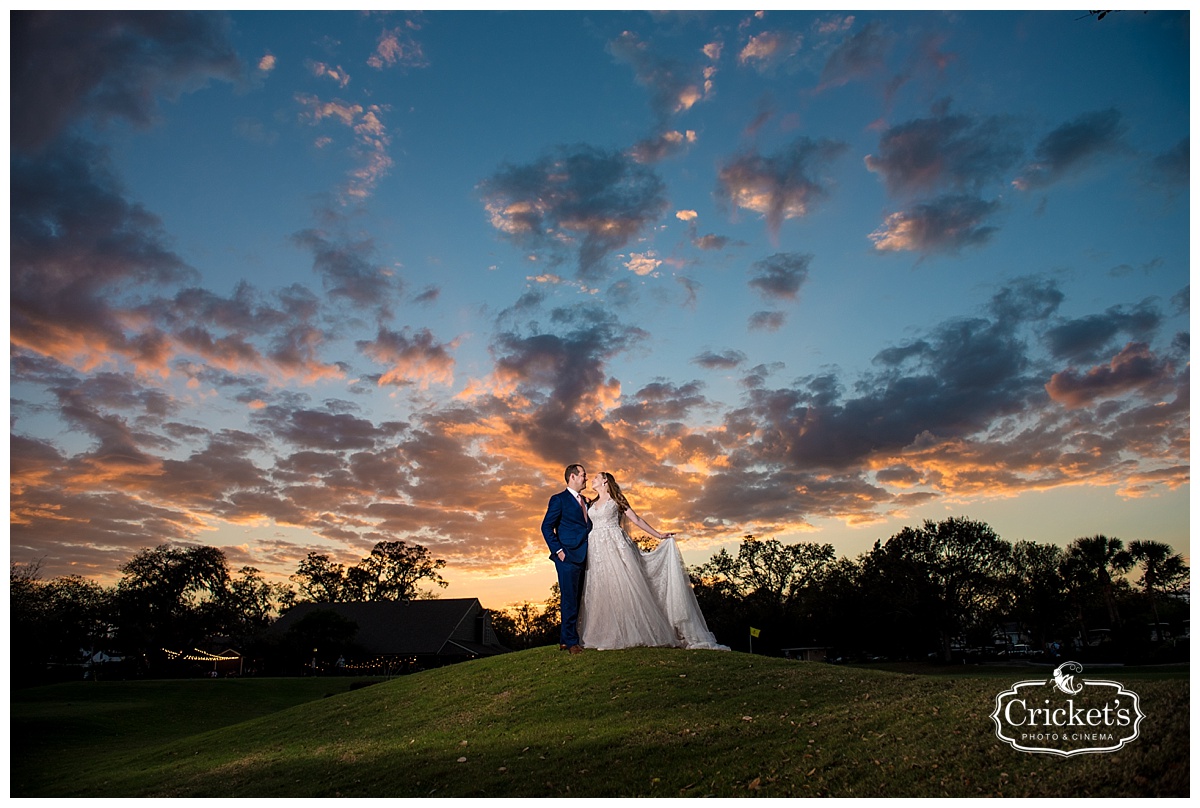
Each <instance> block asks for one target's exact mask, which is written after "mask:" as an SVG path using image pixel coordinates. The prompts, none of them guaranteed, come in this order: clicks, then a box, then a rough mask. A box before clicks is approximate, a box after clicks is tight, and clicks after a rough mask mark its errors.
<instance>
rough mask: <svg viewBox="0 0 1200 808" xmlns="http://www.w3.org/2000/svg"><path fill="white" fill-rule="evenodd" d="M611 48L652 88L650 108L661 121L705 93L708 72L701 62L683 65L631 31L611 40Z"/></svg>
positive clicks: (609, 48) (680, 110)
mask: <svg viewBox="0 0 1200 808" xmlns="http://www.w3.org/2000/svg"><path fill="white" fill-rule="evenodd" d="M608 50H609V52H610V53H611V54H612V55H613V56H614V57H615V58H616V59H617V60H618V61H621V62H625V63H627V64H629V65H630V66H631V67H632V68H633V72H634V76H635V77H636V78H637V81H638V83H639V84H641V85H643V86H644V87H646V88H648V89H649V90H650V108H651V109H652V110H653V112H654V114H655V116H656V117H657V118H658V120H659V123H660V125H664V126H665V124H666V121H667V120H668V119H669V118H670V117H671V116H672V115H676V114H678V113H680V112H685V111H687V110H688V109H691V107H692V106H693V105H694V104H695V103H696V102H698V101H700V100H702V99H703V98H704V96H705V92H706V87H705V73H704V68H703V67H700V66H689V65H683V64H680V63H679V62H677V61H675V60H673V59H669V58H666V57H664V56H662V55H661V54H660V53H657V52H656V51H655V50H654V48H653V47H651V45H650V44H649V43H647V42H643V41H642V40H641V39H639V38H638V36H637V34H635V33H633V32H631V31H625V32H623V33H622V34H621V35H620V36H619V37H617V38H616V39H614V40H613V41H612V42H609V43H608Z"/></svg>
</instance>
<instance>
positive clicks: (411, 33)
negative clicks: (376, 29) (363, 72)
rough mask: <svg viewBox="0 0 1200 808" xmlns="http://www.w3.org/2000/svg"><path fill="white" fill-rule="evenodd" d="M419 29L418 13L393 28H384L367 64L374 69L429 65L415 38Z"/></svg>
mask: <svg viewBox="0 0 1200 808" xmlns="http://www.w3.org/2000/svg"><path fill="white" fill-rule="evenodd" d="M420 30H421V22H420V14H419V13H418V14H415V15H413V16H411V17H409V18H408V19H406V20H405V21H404V23H403V24H401V25H397V26H395V27H394V28H387V29H384V31H383V33H381V34H380V35H379V44H378V45H377V46H376V48H375V52H374V53H373V54H371V56H370V58H368V59H367V64H368V65H370V66H371V67H373V68H375V69H376V70H383V69H384V68H385V67H397V66H399V67H403V68H409V67H412V68H422V67H428V66H429V60H428V59H426V58H425V50H424V47H423V46H422V45H421V43H420V41H418V40H417V38H416V33H415V32H417V31H420Z"/></svg>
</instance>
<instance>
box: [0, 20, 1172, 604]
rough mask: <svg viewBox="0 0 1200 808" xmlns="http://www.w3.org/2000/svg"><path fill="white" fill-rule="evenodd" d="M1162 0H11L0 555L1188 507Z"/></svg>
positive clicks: (505, 561)
mask: <svg viewBox="0 0 1200 808" xmlns="http://www.w3.org/2000/svg"><path fill="white" fill-rule="evenodd" d="M1189 27H1190V19H1189V16H1188V14H1187V13H1186V12H1151V13H1148V14H1143V13H1140V12H1117V13H1111V14H1109V15H1108V16H1106V17H1105V18H1104V19H1096V18H1094V17H1089V16H1087V14H1086V12H1082V11H1067V12H1038V13H917V12H892V13H879V12H868V13H850V12H827V13H800V12H783V11H766V12H758V13H754V12H723V13H712V12H704V13H700V12H667V13H649V12H622V13H616V12H586V13H575V12H553V13H552V12H539V13H483V12H449V11H446V12H426V13H350V12H347V13H315V12H314V13H307V12H295V13H284V12H257V13H236V14H224V13H178V14H166V15H153V16H142V15H138V14H132V13H112V14H110V13H100V14H80V13H67V12H42V13H36V14H32V15H21V16H17V17H14V18H12V20H11V41H12V53H13V58H12V85H11V102H10V105H11V107H10V111H11V131H10V137H11V140H10V146H11V148H10V155H11V157H10V170H11V181H10V182H11V184H10V189H11V191H10V197H11V220H10V226H11V231H10V257H11V281H10V283H11V287H10V341H11V363H10V395H11V398H10V424H11V437H10V449H11V467H10V468H11V489H10V490H11V494H10V503H11V541H10V553H11V559H12V560H13V561H15V562H19V563H25V562H32V561H39V560H40V562H41V568H42V574H43V576H54V575H66V574H79V575H84V576H87V577H90V578H95V579H97V580H101V581H103V582H105V583H112V582H113V581H114V580H115V579H116V578H117V577H118V575H119V572H118V569H119V567H120V566H121V565H122V564H123V563H125V562H126V561H128V560H129V559H130V558H131V557H132V556H133V554H134V553H135V552H137V550H139V549H141V548H144V547H154V546H157V545H159V544H164V543H173V544H182V545H190V544H206V545H215V546H219V547H221V548H223V549H224V551H225V553H226V555H227V557H228V558H229V561H230V564H231V566H232V567H233V568H234V569H235V570H236V569H237V568H239V567H241V566H243V565H252V566H255V567H258V568H259V569H261V570H263V571H264V572H265V573H268V574H269V575H271V576H272V577H275V578H278V579H280V580H283V579H285V578H286V576H287V575H289V574H290V573H292V572H294V571H295V568H296V564H297V562H298V561H299V560H300V559H301V558H303V557H304V556H305V554H307V553H308V552H310V551H319V552H324V553H327V554H329V555H331V556H333V557H334V558H335V559H337V560H338V561H341V562H343V563H348V564H349V563H354V562H356V561H357V560H358V559H359V558H361V557H362V556H363V555H365V554H366V553H368V552H369V551H370V549H371V547H372V546H373V545H374V544H375V543H376V542H378V541H382V540H392V539H401V540H404V541H406V542H409V543H418V544H422V545H424V546H426V547H428V548H429V549H430V550H431V551H432V552H433V553H434V554H435V555H436V556H437V557H439V558H444V559H445V560H446V561H447V566H446V568H445V569H444V570H443V575H444V576H445V578H446V579H447V580H449V581H450V587H449V588H448V589H445V590H441V594H442V596H444V597H478V598H480V599H481V600H482V601H483V603H484V605H485V606H489V607H492V608H501V607H503V606H505V605H507V604H510V603H514V602H517V601H521V600H534V601H540V600H543V599H544V598H545V597H546V596H547V595H548V592H549V588H550V585H551V584H552V583H553V581H554V580H555V577H554V568H553V565H552V564H551V563H550V562H549V561H548V560H547V553H548V551H547V549H546V547H545V544H544V542H543V541H542V539H541V537H540V533H539V523H540V520H541V517H542V514H543V513H544V511H545V507H546V501H547V499H548V498H549V497H550V495H552V494H553V493H555V491H557V490H561V489H562V487H563V477H562V470H563V467H564V466H565V465H566V464H568V463H571V462H575V461H581V462H583V463H585V464H586V465H587V468H588V470H589V472H593V473H594V472H595V471H600V470H607V471H610V472H612V473H613V474H614V475H615V476H616V478H617V480H618V481H619V482H620V483H621V484H622V486H623V488H624V489H625V492H626V494H627V495H628V496H629V498H630V501H631V502H632V504H633V506H634V508H635V509H636V510H637V511H638V512H639V513H640V514H641V515H642V516H643V517H646V518H647V519H648V520H649V521H650V522H651V523H652V524H655V525H656V526H657V527H659V528H660V529H662V530H672V531H678V532H679V533H680V540H681V548H682V550H683V553H684V557H685V560H686V561H687V562H688V563H690V564H698V563H702V562H703V561H705V560H707V559H708V558H709V557H710V556H711V555H712V554H713V553H714V552H716V551H717V550H718V549H719V548H720V547H729V548H734V547H736V545H737V543H739V542H740V540H741V537H742V536H744V535H745V534H754V535H757V536H762V537H774V538H778V539H780V540H782V541H785V542H794V541H818V542H828V543H831V544H832V545H833V546H834V547H835V549H836V551H837V553H838V554H839V555H846V556H849V557H852V558H853V557H856V556H857V555H858V554H859V553H861V552H864V551H866V550H868V549H870V547H871V545H872V544H873V543H874V542H875V541H876V540H879V539H883V540H886V539H887V538H888V537H889V536H891V535H893V534H894V533H896V532H898V531H899V530H900V529H901V528H903V527H904V526H905V525H918V524H920V523H921V522H922V521H923V520H925V519H934V520H938V519H943V518H946V517H949V516H965V517H968V518H971V519H975V520H980V521H985V522H987V523H988V524H990V525H991V526H992V528H994V529H995V530H996V532H997V533H999V535H1000V536H1001V537H1002V538H1004V539H1006V540H1008V541H1011V542H1016V541H1019V540H1034V541H1039V542H1053V543H1057V544H1062V545H1066V544H1068V543H1069V542H1071V541H1072V540H1073V539H1075V538H1078V537H1080V536H1087V535H1093V534H1096V533H1103V534H1105V535H1108V536H1116V537H1119V538H1121V539H1124V540H1125V541H1126V542H1129V541H1132V540H1135V539H1150V540H1156V541H1162V542H1166V543H1168V544H1170V545H1172V546H1173V547H1174V548H1175V550H1176V551H1181V552H1184V553H1185V554H1189V553H1190V547H1189V531H1188V521H1189V506H1188V496H1189V472H1188V455H1189V435H1190V430H1189V397H1188V384H1189V380H1188V373H1189V338H1188V331H1189V326H1188V322H1189V313H1190V312H1189V295H1190V287H1189V238H1188V236H1189V194H1188V167H1189V151H1190V145H1189V44H1188V43H1189Z"/></svg>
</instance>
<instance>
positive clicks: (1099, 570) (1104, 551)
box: [1063, 535, 1133, 628]
mask: <svg viewBox="0 0 1200 808" xmlns="http://www.w3.org/2000/svg"><path fill="white" fill-rule="evenodd" d="M1132 566H1133V559H1132V558H1130V556H1129V553H1128V552H1127V551H1126V550H1125V544H1124V542H1122V541H1121V540H1120V539H1110V538H1109V537H1107V536H1099V535H1097V536H1089V537H1084V538H1079V539H1076V540H1075V541H1073V542H1071V546H1070V547H1068V548H1067V554H1066V556H1065V557H1064V558H1063V569H1064V572H1065V573H1066V575H1067V578H1068V580H1073V581H1075V582H1076V583H1082V584H1084V585H1085V586H1086V587H1087V588H1090V587H1092V586H1094V587H1096V588H1097V589H1098V590H1099V592H1100V596H1101V598H1103V600H1104V605H1105V607H1106V608H1107V610H1108V620H1109V624H1110V625H1111V626H1112V627H1113V628H1116V627H1118V626H1120V625H1121V613H1120V611H1119V610H1118V609H1117V598H1116V586H1117V585H1116V581H1117V580H1118V579H1119V578H1120V576H1121V575H1123V574H1124V573H1126V572H1128V571H1129V568H1130V567H1132Z"/></svg>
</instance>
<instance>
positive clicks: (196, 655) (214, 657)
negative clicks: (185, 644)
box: [162, 648, 242, 662]
mask: <svg viewBox="0 0 1200 808" xmlns="http://www.w3.org/2000/svg"><path fill="white" fill-rule="evenodd" d="M162 650H163V653H164V654H166V655H167V656H168V657H169V658H170V659H171V660H176V659H184V660H187V661H188V662H229V661H231V660H234V659H241V658H242V657H241V655H240V654H235V655H234V656H224V655H222V654H210V653H208V652H207V651H201V650H200V649H199V648H193V649H192V650H191V652H190V653H185V652H183V651H170V650H168V649H166V648H164V649H162Z"/></svg>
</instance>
